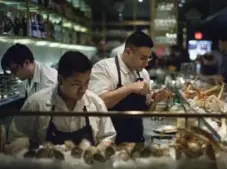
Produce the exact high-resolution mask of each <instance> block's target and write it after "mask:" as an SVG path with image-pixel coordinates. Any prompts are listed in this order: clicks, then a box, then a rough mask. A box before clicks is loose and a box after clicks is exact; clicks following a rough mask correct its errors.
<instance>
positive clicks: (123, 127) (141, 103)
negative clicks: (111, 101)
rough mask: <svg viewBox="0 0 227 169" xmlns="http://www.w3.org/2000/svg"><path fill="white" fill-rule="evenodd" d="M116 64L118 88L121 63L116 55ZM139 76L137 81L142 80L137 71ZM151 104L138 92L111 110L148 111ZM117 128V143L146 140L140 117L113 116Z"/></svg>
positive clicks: (120, 81)
mask: <svg viewBox="0 0 227 169" xmlns="http://www.w3.org/2000/svg"><path fill="white" fill-rule="evenodd" d="M115 64H116V67H117V73H118V85H117V88H120V87H122V80H121V73H120V65H119V60H118V57H117V56H116V57H115ZM137 74H138V78H137V80H136V81H142V80H143V78H141V77H140V74H139V72H137ZM148 109H149V106H148V105H147V104H146V96H141V95H138V94H134V93H132V94H130V95H128V96H127V97H125V98H124V99H123V100H121V101H120V102H119V103H118V104H116V105H115V106H114V107H113V108H111V109H109V110H110V111H113V110H114V111H147V110H148ZM111 120H112V122H113V125H114V127H115V130H116V132H117V136H116V140H115V142H116V144H120V143H123V142H136V143H141V142H144V137H143V121H142V118H140V117H112V118H111Z"/></svg>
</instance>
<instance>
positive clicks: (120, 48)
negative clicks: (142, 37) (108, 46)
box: [110, 43, 125, 57]
mask: <svg viewBox="0 0 227 169" xmlns="http://www.w3.org/2000/svg"><path fill="white" fill-rule="evenodd" d="M124 49H125V43H123V44H121V45H120V46H118V47H116V48H113V49H112V51H111V53H110V57H115V56H117V55H118V53H123V52H124Z"/></svg>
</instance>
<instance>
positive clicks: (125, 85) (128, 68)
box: [89, 31, 161, 144]
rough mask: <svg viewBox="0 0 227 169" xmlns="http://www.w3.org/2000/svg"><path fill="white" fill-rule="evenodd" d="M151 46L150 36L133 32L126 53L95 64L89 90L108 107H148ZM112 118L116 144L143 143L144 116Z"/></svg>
mask: <svg viewBox="0 0 227 169" xmlns="http://www.w3.org/2000/svg"><path fill="white" fill-rule="evenodd" d="M152 47H153V41H152V39H151V38H150V37H149V36H148V35H146V34H145V33H143V32H140V31H138V32H134V33H133V34H131V35H130V36H129V37H128V38H127V39H126V43H125V48H124V51H123V53H119V54H118V55H117V56H115V57H114V58H109V59H104V60H101V61H100V62H98V63H97V64H95V65H94V67H93V69H92V74H91V80H90V82H89V89H90V90H92V91H94V92H95V93H97V94H98V95H99V96H100V97H101V98H102V99H103V100H104V102H105V104H106V106H107V107H108V109H109V110H118V111H130V110H140V111H146V110H148V109H149V107H150V104H151V98H152V97H151V95H152V94H151V92H150V85H149V84H150V77H149V74H148V72H147V71H146V70H145V69H144V68H145V67H146V66H147V65H148V60H149V58H150V56H151V53H152ZM157 99H158V98H157ZM159 99H161V98H159ZM112 121H113V124H114V127H115V129H116V131H117V137H116V143H117V144H118V143H122V142H144V137H143V123H142V119H141V118H122V117H120V118H112Z"/></svg>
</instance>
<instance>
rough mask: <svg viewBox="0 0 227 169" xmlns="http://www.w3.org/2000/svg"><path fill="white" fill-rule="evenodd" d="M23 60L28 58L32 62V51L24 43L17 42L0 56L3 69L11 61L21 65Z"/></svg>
mask: <svg viewBox="0 0 227 169" xmlns="http://www.w3.org/2000/svg"><path fill="white" fill-rule="evenodd" d="M25 60H29V61H30V62H31V63H33V62H34V56H33V54H32V51H31V50H30V49H29V48H28V47H27V46H26V45H23V44H19V43H17V44H15V45H13V46H11V47H10V48H9V49H8V50H7V51H6V52H5V54H4V55H3V57H2V61H1V66H2V69H3V70H4V71H5V70H6V69H8V68H9V66H10V64H11V63H14V64H18V65H23V63H24V62H25Z"/></svg>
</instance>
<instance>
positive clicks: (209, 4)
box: [88, 0, 227, 26]
mask: <svg viewBox="0 0 227 169" xmlns="http://www.w3.org/2000/svg"><path fill="white" fill-rule="evenodd" d="M88 1H90V4H91V5H92V8H93V20H94V22H100V21H101V20H102V18H103V15H102V14H103V11H104V12H105V18H106V21H107V22H110V21H121V19H123V20H133V9H134V4H135V3H134V2H135V1H134V0H88ZM149 1H150V0H143V2H139V0H137V1H136V3H137V4H136V8H137V10H136V11H137V12H136V14H137V19H138V20H149V19H150V5H149ZM156 1H164V0H156ZM177 1H178V3H182V4H183V6H182V7H179V21H180V22H185V21H188V22H192V23H194V22H193V20H195V19H197V22H195V23H196V24H200V23H202V25H204V24H205V23H206V24H207V23H211V21H212V23H213V22H214V21H216V22H215V23H216V24H219V23H224V22H226V23H227V11H226V10H222V12H221V14H219V13H220V12H219V11H220V10H221V9H225V7H226V6H227V0H177ZM218 12H219V13H218ZM119 14H122V18H121V17H119ZM198 14H199V15H201V16H199V17H198V16H197V15H198ZM188 15H189V17H188ZM186 16H187V17H186ZM210 16H213V17H210ZM214 16H215V17H214ZM196 17H197V18H196ZM210 26H214V25H210Z"/></svg>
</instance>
